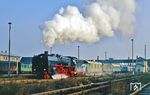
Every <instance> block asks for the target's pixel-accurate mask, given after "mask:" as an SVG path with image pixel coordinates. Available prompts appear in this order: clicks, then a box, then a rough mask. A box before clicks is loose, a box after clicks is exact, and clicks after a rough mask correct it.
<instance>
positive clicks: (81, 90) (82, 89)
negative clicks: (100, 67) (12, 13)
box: [32, 81, 110, 95]
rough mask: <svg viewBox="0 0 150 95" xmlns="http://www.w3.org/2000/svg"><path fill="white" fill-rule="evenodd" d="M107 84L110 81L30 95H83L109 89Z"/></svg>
mask: <svg viewBox="0 0 150 95" xmlns="http://www.w3.org/2000/svg"><path fill="white" fill-rule="evenodd" d="M109 83H110V81H105V82H99V83H91V84H87V85H81V86H76V87H70V88H63V89H58V90H53V91H48V92H41V93H36V94H32V95H58V94H63V95H81V94H85V93H88V92H91V91H94V90H98V89H102V88H106V87H109V86H110V85H109Z"/></svg>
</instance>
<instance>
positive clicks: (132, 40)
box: [130, 38, 134, 72]
mask: <svg viewBox="0 0 150 95" xmlns="http://www.w3.org/2000/svg"><path fill="white" fill-rule="evenodd" d="M131 42H132V64H133V63H134V59H133V58H134V47H133V42H134V39H133V38H132V39H131ZM131 67H132V66H131V64H130V68H131ZM133 72H134V71H133Z"/></svg>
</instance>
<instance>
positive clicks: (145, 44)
mask: <svg viewBox="0 0 150 95" xmlns="http://www.w3.org/2000/svg"><path fill="white" fill-rule="evenodd" d="M144 55H145V60H146V44H145V45H144Z"/></svg>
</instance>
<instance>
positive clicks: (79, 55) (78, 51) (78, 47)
mask: <svg viewBox="0 0 150 95" xmlns="http://www.w3.org/2000/svg"><path fill="white" fill-rule="evenodd" d="M77 47H78V60H79V59H80V46H77Z"/></svg>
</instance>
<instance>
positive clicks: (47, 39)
mask: <svg viewBox="0 0 150 95" xmlns="http://www.w3.org/2000/svg"><path fill="white" fill-rule="evenodd" d="M135 8H136V6H135V1H134V0H96V1H95V2H92V3H90V4H89V5H87V7H86V12H85V13H86V15H85V14H84V15H83V13H81V12H80V11H79V9H78V8H77V7H76V6H70V5H69V6H67V8H66V9H64V8H61V9H60V10H59V13H57V14H55V16H54V17H53V19H52V20H49V21H46V22H45V23H44V26H43V29H42V31H43V41H44V43H45V45H46V46H48V47H51V46H52V45H54V44H55V43H60V44H64V43H69V42H73V41H80V42H85V43H94V42H97V41H99V40H100V39H101V38H103V37H111V36H113V35H114V31H116V30H117V31H120V32H122V34H123V35H129V34H132V33H133V30H134V22H135V17H134V12H135Z"/></svg>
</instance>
